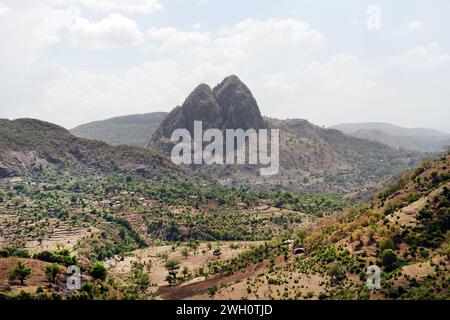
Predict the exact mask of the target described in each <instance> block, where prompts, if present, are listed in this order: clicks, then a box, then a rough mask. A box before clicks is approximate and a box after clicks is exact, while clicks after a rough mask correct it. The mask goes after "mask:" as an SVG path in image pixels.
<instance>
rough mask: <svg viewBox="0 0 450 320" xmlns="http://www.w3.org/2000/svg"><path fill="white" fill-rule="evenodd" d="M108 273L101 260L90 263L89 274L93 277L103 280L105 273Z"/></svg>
mask: <svg viewBox="0 0 450 320" xmlns="http://www.w3.org/2000/svg"><path fill="white" fill-rule="evenodd" d="M107 274H108V271H107V270H106V268H105V266H104V265H103V263H101V262H96V263H94V264H93V265H92V267H91V271H90V275H91V276H92V277H93V278H94V279H100V280H105V279H106V275H107Z"/></svg>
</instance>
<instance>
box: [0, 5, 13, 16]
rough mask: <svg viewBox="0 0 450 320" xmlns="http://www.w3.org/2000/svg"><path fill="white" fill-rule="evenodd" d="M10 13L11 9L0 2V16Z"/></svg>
mask: <svg viewBox="0 0 450 320" xmlns="http://www.w3.org/2000/svg"><path fill="white" fill-rule="evenodd" d="M10 13H11V9H9V8H8V7H7V6H6V5H5V4H3V3H1V2H0V17H1V16H7V15H9V14H10Z"/></svg>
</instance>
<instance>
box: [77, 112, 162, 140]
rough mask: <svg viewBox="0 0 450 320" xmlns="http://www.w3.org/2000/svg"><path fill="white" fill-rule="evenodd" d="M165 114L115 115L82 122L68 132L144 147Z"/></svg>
mask: <svg viewBox="0 0 450 320" xmlns="http://www.w3.org/2000/svg"><path fill="white" fill-rule="evenodd" d="M167 115H168V113H166V112H154V113H146V114H135V115H129V116H123V117H116V118H111V119H107V120H103V121H94V122H90V123H87V124H83V125H81V126H78V127H76V128H74V129H72V130H70V132H71V133H72V134H74V135H75V136H77V137H80V138H86V139H92V140H100V141H104V142H106V143H108V144H111V145H121V144H127V145H132V146H138V147H144V146H145V145H146V144H147V143H148V140H149V139H150V138H151V136H152V135H153V134H154V133H155V131H156V129H157V128H158V127H159V125H160V124H161V123H162V121H163V120H164V119H165V117H166V116H167Z"/></svg>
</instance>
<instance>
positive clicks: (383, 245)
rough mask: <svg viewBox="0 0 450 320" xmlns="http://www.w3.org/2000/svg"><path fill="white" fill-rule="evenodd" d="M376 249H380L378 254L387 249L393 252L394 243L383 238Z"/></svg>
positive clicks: (389, 239)
mask: <svg viewBox="0 0 450 320" xmlns="http://www.w3.org/2000/svg"><path fill="white" fill-rule="evenodd" d="M378 247H379V249H380V252H384V250H387V249H391V250H395V243H394V241H392V239H391V238H383V239H381V241H380V244H379V246H378Z"/></svg>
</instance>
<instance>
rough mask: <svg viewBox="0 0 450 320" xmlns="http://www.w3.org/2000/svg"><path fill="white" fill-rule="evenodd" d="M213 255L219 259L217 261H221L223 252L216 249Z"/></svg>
mask: <svg viewBox="0 0 450 320" xmlns="http://www.w3.org/2000/svg"><path fill="white" fill-rule="evenodd" d="M213 255H214V256H215V257H217V259H219V258H220V256H221V255H222V251H220V248H216V249H214V251H213Z"/></svg>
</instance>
